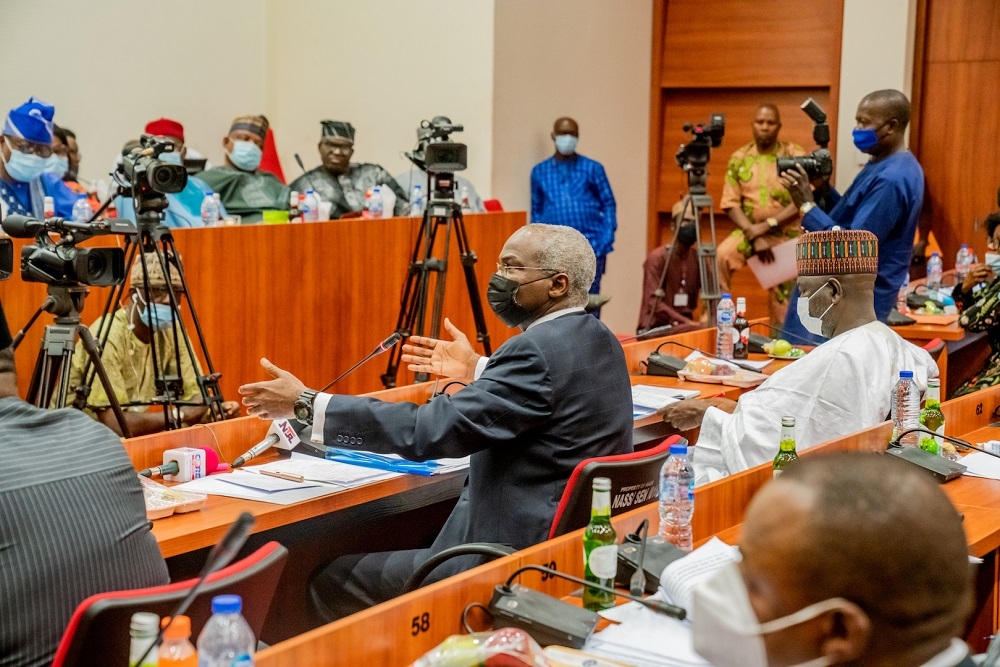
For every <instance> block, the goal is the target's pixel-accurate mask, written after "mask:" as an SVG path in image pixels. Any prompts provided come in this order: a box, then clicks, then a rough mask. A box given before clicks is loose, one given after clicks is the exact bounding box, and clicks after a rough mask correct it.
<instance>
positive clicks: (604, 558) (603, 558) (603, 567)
mask: <svg viewBox="0 0 1000 667" xmlns="http://www.w3.org/2000/svg"><path fill="white" fill-rule="evenodd" d="M589 564H590V571H591V572H593V574H594V576H595V577H597V578H598V579H611V578H613V577H614V576H615V575H616V574H618V546H617V545H615V544H608V545H606V546H603V547H594V549H593V551H591V552H590V560H589Z"/></svg>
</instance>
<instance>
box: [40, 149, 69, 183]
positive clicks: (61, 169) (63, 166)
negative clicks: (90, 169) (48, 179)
mask: <svg viewBox="0 0 1000 667" xmlns="http://www.w3.org/2000/svg"><path fill="white" fill-rule="evenodd" d="M45 171H46V173H49V174H55V175H56V176H58V177H59V178H62V177H63V174H65V173H66V172H67V171H69V158H68V157H66V156H64V155H56V154H55V153H53V154H52V157H50V158H49V160H48V164H46V165H45Z"/></svg>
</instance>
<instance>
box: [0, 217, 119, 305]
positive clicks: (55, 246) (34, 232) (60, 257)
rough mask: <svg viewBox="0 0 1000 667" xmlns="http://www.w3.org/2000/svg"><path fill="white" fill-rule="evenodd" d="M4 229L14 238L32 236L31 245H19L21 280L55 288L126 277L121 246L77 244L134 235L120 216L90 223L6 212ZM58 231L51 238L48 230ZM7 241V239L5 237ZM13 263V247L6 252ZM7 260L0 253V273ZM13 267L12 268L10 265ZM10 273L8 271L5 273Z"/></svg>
mask: <svg viewBox="0 0 1000 667" xmlns="http://www.w3.org/2000/svg"><path fill="white" fill-rule="evenodd" d="M2 226H3V230H4V231H5V232H6V233H7V234H9V235H10V236H13V237H14V238H34V239H35V243H34V244H33V245H26V246H24V247H23V248H21V279H22V280H24V281H25V282H33V283H46V284H47V285H55V286H58V287H73V286H75V285H80V284H83V285H94V286H97V287H106V286H109V285H119V284H121V283H122V282H123V281H124V280H125V251H124V250H122V249H121V248H78V247H76V244H77V243H80V242H82V241H85V240H87V239H90V238H93V237H94V236H103V235H105V234H122V235H129V234H135V233H136V229H135V226H134V225H132V223H131V222H129V221H128V220H123V219H109V220H105V219H98V220H95V221H94V222H90V223H81V222H71V221H68V220H64V219H62V218H50V219H48V220H35V219H33V218H29V217H27V216H24V215H9V216H7V217H6V218H5V219H4V221H3V223H2ZM50 232H51V233H56V234H59V236H60V238H59V240H58V241H53V240H52V239H51V238H50V237H49V233H50ZM7 242H8V243H10V239H7ZM9 255H10V262H11V264H12V263H13V250H12V249H11V250H10V251H9ZM4 261H6V257H5V256H4V252H0V272H2V270H3V267H4V266H5V265H3V262H4ZM11 268H13V267H11ZM8 276H9V272H8Z"/></svg>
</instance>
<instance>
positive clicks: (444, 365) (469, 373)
mask: <svg viewBox="0 0 1000 667" xmlns="http://www.w3.org/2000/svg"><path fill="white" fill-rule="evenodd" d="M444 328H445V329H447V330H448V333H449V334H451V337H452V339H453V340H451V341H446V340H438V339H437V338H425V337H423V336H410V339H409V340H408V341H407V344H406V345H404V346H403V356H402V357H401V359H402V361H404V362H405V363H406V364H408V365H407V368H409V369H410V370H411V371H414V372H415V373H433V374H434V375H443V376H444V377H449V378H471V377H473V376H474V375H475V372H476V364H477V363H478V362H479V360H480V359H481V358H482V355H480V354H476V352H475V351H474V350H473V349H472V345H471V344H469V338H468V336H466V335H465V334H464V333H462V332H461V331H459V330H458V327H456V326H455V325H454V324H452V323H451V320H449V319H448V318H447V317H446V318H444ZM241 391H242V390H241ZM244 403H245V401H244Z"/></svg>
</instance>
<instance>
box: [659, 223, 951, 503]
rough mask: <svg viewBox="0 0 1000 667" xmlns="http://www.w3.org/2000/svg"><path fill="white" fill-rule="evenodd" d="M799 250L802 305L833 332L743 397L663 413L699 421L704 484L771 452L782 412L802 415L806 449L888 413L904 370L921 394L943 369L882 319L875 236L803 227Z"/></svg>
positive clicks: (799, 422) (799, 436)
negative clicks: (876, 293)
mask: <svg viewBox="0 0 1000 667" xmlns="http://www.w3.org/2000/svg"><path fill="white" fill-rule="evenodd" d="M795 252H796V257H797V258H798V259H797V265H798V271H799V278H798V289H799V292H800V293H801V297H800V301H799V302H798V304H797V308H798V310H799V312H801V313H802V316H803V318H805V325H806V327H807V328H808V330H809V331H811V332H812V333H815V334H817V335H822V336H825V337H827V338H831V339H832V340H829V341H827V342H826V343H824V344H822V345H820V346H819V347H817V348H816V349H814V350H813V351H811V352H809V354H807V355H806V356H804V357H803V358H801V359H799V360H797V361H795V362H794V363H791V364H789V365H788V366H786V367H785V368H782V369H781V370H779V371H777V372H776V373H775V374H774V375H772V376H771V377H770V378H768V379H767V380H766V381H765V382H764V383H763V384H761V385H760V386H759V387H757V388H756V389H754V390H753V391H750V392H747V393H745V394H743V395H742V396H741V397H740V400H739V402H738V403H733V402H732V401H727V400H725V399H713V400H712V401H705V400H701V399H688V400H685V401H680V402H678V403H674V404H672V405H668V406H667V407H665V408H663V420H664V421H666V422H670V423H672V424H673V425H674V426H675V427H676V428H679V429H691V428H694V427H696V426H698V425H699V424H700V425H701V433H700V435H699V437H698V442H697V447H694V449H693V452H694V454H693V457H692V460H693V463H694V469H695V478H696V479H695V483H697V484H703V483H705V482H710V481H714V480H716V479H719V478H721V477H725V476H727V475H732V474H734V473H738V472H740V471H742V470H746V469H747V468H752V467H754V466H756V465H759V464H761V463H763V462H765V461H770V460H771V459H773V458H774V456H775V454H777V452H778V440H779V437H778V436H779V435H780V431H781V417H782V416H784V415H790V416H792V417H795V437H796V444H797V445H798V448H799V451H801V450H802V449H806V448H808V447H812V446H813V445H818V444H819V443H821V442H825V441H827V440H830V439H831V438H836V437H838V436H842V435H846V434H848V433H853V432H855V431H860V430H861V429H864V428H868V427H869V426H874V425H875V424H878V423H880V422H882V421H885V419H886V418H887V417H888V415H889V409H890V394H891V392H892V388H893V386H894V385H895V383H896V382H897V381H898V379H899V371H901V370H909V371H913V376H914V380H915V381H916V383H917V386H918V387H919V388H920V391H921V392H923V390H924V389H925V388H926V386H927V378H929V377H937V373H938V370H937V364H935V363H934V360H933V359H931V356H930V355H929V354H928V353H927V351H926V350H923V349H921V348H919V347H917V346H916V345H913V344H912V343H909V342H907V341H905V340H903V339H902V338H901V337H900V336H899V334H897V333H895V332H894V331H893V330H892V329H890V328H889V327H887V326H886V325H885V324H883V323H881V322H879V321H878V320H877V319H876V317H875V309H874V305H873V303H874V298H873V296H872V294H873V290H874V287H875V274H876V271H877V268H878V241H877V240H876V239H875V235H874V234H872V233H871V232H866V231H860V230H839V229H834V230H830V231H825V232H813V233H810V234H804V235H803V236H800V237H799V240H798V241H797V244H796V250H795Z"/></svg>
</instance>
